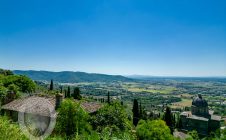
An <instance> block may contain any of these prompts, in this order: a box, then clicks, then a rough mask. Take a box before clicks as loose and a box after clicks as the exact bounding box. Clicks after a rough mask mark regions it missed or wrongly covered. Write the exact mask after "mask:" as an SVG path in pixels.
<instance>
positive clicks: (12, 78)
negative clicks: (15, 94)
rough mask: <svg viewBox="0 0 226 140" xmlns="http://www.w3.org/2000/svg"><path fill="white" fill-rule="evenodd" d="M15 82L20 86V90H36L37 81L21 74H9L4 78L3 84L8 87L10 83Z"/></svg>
mask: <svg viewBox="0 0 226 140" xmlns="http://www.w3.org/2000/svg"><path fill="white" fill-rule="evenodd" d="M11 84H15V85H16V86H17V87H19V91H20V92H24V93H26V92H30V93H31V92H34V91H35V88H36V85H35V83H34V82H33V81H32V80H31V79H30V78H28V77H26V76H23V75H22V76H21V75H9V76H5V77H4V79H3V86H4V87H6V88H8V86H9V85H11Z"/></svg>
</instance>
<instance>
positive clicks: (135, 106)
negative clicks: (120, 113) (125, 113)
mask: <svg viewBox="0 0 226 140" xmlns="http://www.w3.org/2000/svg"><path fill="white" fill-rule="evenodd" d="M132 111H133V124H134V125H135V126H137V124H138V122H139V107H138V101H137V99H134V100H133V110H132Z"/></svg>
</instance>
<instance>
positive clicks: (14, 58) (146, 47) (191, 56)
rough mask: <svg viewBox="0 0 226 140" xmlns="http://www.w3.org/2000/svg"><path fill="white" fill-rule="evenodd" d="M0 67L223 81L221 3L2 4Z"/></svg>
mask: <svg viewBox="0 0 226 140" xmlns="http://www.w3.org/2000/svg"><path fill="white" fill-rule="evenodd" d="M0 67H1V68H6V69H22V70H28V69H32V70H51V71H65V70H67V71H68V70H69V71H85V72H91V73H106V74H122V75H130V74H140V75H154V76H226V1H225V0H65V1H62V0H0Z"/></svg>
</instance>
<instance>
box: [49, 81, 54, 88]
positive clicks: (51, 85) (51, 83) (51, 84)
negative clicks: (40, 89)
mask: <svg viewBox="0 0 226 140" xmlns="http://www.w3.org/2000/svg"><path fill="white" fill-rule="evenodd" d="M49 90H53V80H52V79H51V82H50V86H49Z"/></svg>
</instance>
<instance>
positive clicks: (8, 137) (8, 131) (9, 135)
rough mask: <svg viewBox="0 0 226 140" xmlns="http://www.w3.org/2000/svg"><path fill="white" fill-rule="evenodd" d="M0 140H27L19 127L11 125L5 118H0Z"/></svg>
mask: <svg viewBox="0 0 226 140" xmlns="http://www.w3.org/2000/svg"><path fill="white" fill-rule="evenodd" d="M0 139H1V140H28V139H27V138H26V137H25V135H24V134H23V133H22V132H21V130H20V129H19V127H18V126H17V125H15V124H11V123H10V121H9V120H8V119H7V118H6V117H0Z"/></svg>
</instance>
